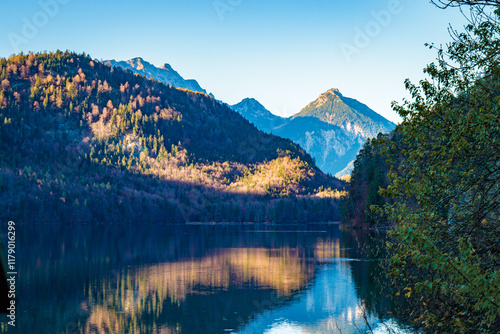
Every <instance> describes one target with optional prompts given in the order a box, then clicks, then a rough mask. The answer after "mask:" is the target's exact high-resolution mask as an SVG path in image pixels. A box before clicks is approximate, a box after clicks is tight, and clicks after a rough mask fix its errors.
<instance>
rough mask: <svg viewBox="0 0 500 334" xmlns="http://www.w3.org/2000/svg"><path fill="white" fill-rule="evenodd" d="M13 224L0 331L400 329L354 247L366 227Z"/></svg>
mask: <svg viewBox="0 0 500 334" xmlns="http://www.w3.org/2000/svg"><path fill="white" fill-rule="evenodd" d="M16 236H17V241H16V246H17V258H16V259H17V266H18V275H17V285H16V289H17V294H18V300H17V305H18V311H17V326H16V328H15V329H16V331H13V328H12V327H10V326H7V325H6V320H5V319H6V318H5V315H2V318H1V319H2V326H1V331H2V332H19V333H65V334H72V333H169V334H170V333H188V334H191V333H196V334H199V333H207V334H209V333H214V334H215V333H239V334H251V333H259V334H260V333H269V334H271V333H272V334H277V333H280V334H289V333H290V334H295V333H308V334H312V333H344V334H349V333H371V331H373V333H387V332H388V330H389V329H390V330H394V331H395V332H397V333H410V332H409V331H408V332H406V331H403V330H402V329H401V326H402V325H400V324H399V322H398V321H397V320H396V319H394V318H392V311H391V310H392V309H393V308H394V307H395V306H394V304H393V302H391V301H389V300H387V299H386V298H384V296H383V295H382V292H381V287H380V286H379V284H378V283H377V282H379V281H380V280H382V279H383V276H382V275H383V274H382V273H381V272H380V269H379V267H378V266H379V263H380V261H379V259H377V258H376V257H375V258H374V257H373V256H371V255H370V252H369V251H368V252H367V251H366V250H365V249H362V248H361V245H364V244H376V240H375V239H374V236H372V235H369V234H367V233H366V232H359V231H357V232H342V231H340V230H339V228H338V226H336V225H311V226H307V227H299V228H298V227H296V226H278V227H277V226H253V225H247V226H156V225H155V226H152V225H145V226H144V225H143V226H137V227H134V226H119V225H112V226H107V225H83V226H75V225H69V226H64V225H19V226H17V230H16ZM3 242H4V243H5V235H3ZM9 327H10V328H9ZM370 328H371V329H370Z"/></svg>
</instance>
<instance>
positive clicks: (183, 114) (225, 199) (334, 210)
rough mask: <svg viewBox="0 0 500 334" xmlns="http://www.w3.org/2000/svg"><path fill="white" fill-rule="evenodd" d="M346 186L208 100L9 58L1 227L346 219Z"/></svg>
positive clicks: (89, 70) (134, 79) (2, 99)
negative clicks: (342, 210)
mask: <svg viewBox="0 0 500 334" xmlns="http://www.w3.org/2000/svg"><path fill="white" fill-rule="evenodd" d="M344 186H345V183H344V182H342V181H340V180H337V179H335V178H332V177H330V176H328V175H325V174H324V173H322V172H321V171H320V170H319V169H318V167H316V166H315V165H314V162H313V159H312V158H311V156H310V155H309V154H307V153H305V151H304V150H303V149H302V148H301V147H299V146H298V145H296V144H294V143H293V142H292V141H291V140H288V139H283V138H280V137H277V136H275V135H272V134H266V133H264V132H262V131H259V130H257V129H256V127H255V126H253V125H252V124H250V123H249V122H248V121H247V120H245V119H244V118H243V117H242V116H241V115H239V114H238V113H237V112H235V111H233V110H232V109H230V108H229V107H228V106H227V105H225V104H221V103H219V102H218V101H216V100H214V99H213V98H211V97H210V96H208V95H206V94H204V93H197V92H193V91H190V90H185V89H178V88H174V87H171V86H168V85H165V84H163V83H161V82H159V81H157V80H150V79H147V78H146V77H144V76H138V75H135V74H133V73H131V72H130V71H125V70H123V69H122V68H121V67H113V68H111V67H109V66H106V65H105V64H104V63H102V62H99V61H96V60H92V58H90V57H89V56H87V55H85V54H82V55H78V54H75V53H71V52H60V51H58V52H56V53H38V54H33V53H30V54H28V55H24V54H20V55H14V56H11V57H10V58H9V59H4V58H0V219H3V220H5V219H15V220H16V222H23V221H24V222H65V223H71V222H74V223H81V222H83V223H90V222H103V223H110V222H116V223H118V222H119V223H134V224H140V223H183V222H189V221H205V222H214V221H215V222H220V221H231V222H244V221H252V222H290V221H296V222H306V221H331V220H336V219H338V200H339V198H340V195H341V193H340V192H339V191H338V190H337V189H340V190H342V188H343V187H344Z"/></svg>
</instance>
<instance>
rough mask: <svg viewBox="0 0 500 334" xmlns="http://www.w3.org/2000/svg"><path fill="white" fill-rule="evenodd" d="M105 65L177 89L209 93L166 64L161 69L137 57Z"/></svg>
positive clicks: (194, 81)
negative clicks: (120, 68) (117, 67)
mask: <svg viewBox="0 0 500 334" xmlns="http://www.w3.org/2000/svg"><path fill="white" fill-rule="evenodd" d="M105 64H106V65H108V66H120V67H122V68H123V69H128V70H131V71H132V72H134V73H138V74H141V75H145V76H146V77H147V78H155V79H156V80H158V81H160V82H163V83H164V84H167V85H171V86H174V87H177V88H184V89H188V90H191V91H193V92H199V93H205V94H206V93H207V91H206V90H204V89H203V88H201V86H200V85H199V84H198V82H197V81H196V80H192V79H188V80H186V79H184V78H183V77H182V76H181V75H180V74H179V73H177V72H176V71H175V70H174V69H173V68H172V66H170V64H167V63H165V64H164V65H162V66H161V67H159V68H158V67H156V66H154V65H153V64H151V63H149V62H147V61H145V60H144V59H142V58H140V57H137V58H133V59H130V60H127V61H116V60H114V59H113V60H107V61H105Z"/></svg>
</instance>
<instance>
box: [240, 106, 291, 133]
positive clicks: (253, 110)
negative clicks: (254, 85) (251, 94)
mask: <svg viewBox="0 0 500 334" xmlns="http://www.w3.org/2000/svg"><path fill="white" fill-rule="evenodd" d="M231 108H232V109H233V110H234V111H237V112H238V113H240V114H241V116H243V117H245V118H246V119H247V120H248V121H250V123H253V124H254V125H255V126H256V127H257V128H258V129H259V130H262V131H265V132H268V133H270V132H272V131H273V129H274V128H276V127H278V126H280V125H282V124H284V123H286V122H287V121H288V119H287V118H284V117H280V116H276V115H274V114H273V113H271V112H270V111H269V110H267V109H266V108H265V107H264V106H263V105H262V104H260V103H259V102H258V101H257V100H255V99H250V98H246V99H243V100H242V101H241V102H240V103H238V104H235V105H232V106H231Z"/></svg>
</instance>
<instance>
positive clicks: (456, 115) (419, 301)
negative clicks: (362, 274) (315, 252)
mask: <svg viewBox="0 0 500 334" xmlns="http://www.w3.org/2000/svg"><path fill="white" fill-rule="evenodd" d="M453 36H454V39H453V41H452V43H450V44H449V45H448V46H447V48H446V49H441V50H439V58H438V62H437V63H435V64H431V65H429V66H428V67H427V68H426V69H425V72H426V73H427V74H428V75H429V76H430V78H429V79H428V80H422V81H420V83H419V84H418V85H415V84H412V83H411V82H409V81H407V82H406V87H407V89H408V90H409V91H410V93H411V94H412V100H411V101H405V102H404V103H403V104H401V105H399V104H395V105H394V108H395V110H396V111H397V112H398V113H399V115H400V116H401V117H402V118H403V122H402V123H401V124H400V125H399V126H398V128H397V129H396V131H395V132H394V133H393V134H391V135H390V136H389V137H386V138H384V137H381V138H378V140H376V141H374V142H373V143H372V144H373V145H375V147H376V150H377V152H378V154H379V155H381V156H382V157H383V159H384V160H386V162H385V163H382V164H381V166H382V167H380V168H385V167H383V166H384V165H385V164H387V166H388V167H389V168H390V171H389V172H388V173H387V177H388V184H387V186H386V187H384V189H382V190H381V191H380V195H381V196H384V198H386V199H385V205H383V207H382V206H380V205H379V208H378V210H376V212H378V213H383V214H384V215H386V217H387V218H388V219H389V221H390V222H392V224H393V229H392V231H391V238H392V239H391V241H390V242H389V244H388V246H389V251H390V254H391V257H390V262H389V263H388V265H389V267H388V268H389V277H390V278H391V281H392V283H393V287H394V288H395V289H396V292H395V293H396V294H397V295H401V296H402V295H404V296H405V297H406V298H407V299H408V301H409V302H410V305H411V308H410V309H408V312H407V314H408V317H410V318H411V319H412V320H414V322H415V324H417V325H419V326H420V327H421V329H423V330H424V331H426V332H431V333H497V332H500V59H499V57H498V50H500V9H497V10H496V11H495V12H494V13H490V12H489V11H488V10H487V9H485V8H483V7H473V8H472V18H471V24H470V25H469V26H467V27H466V32H464V33H462V34H455V35H453ZM369 145H370V144H367V146H365V150H367V148H368V147H369ZM373 159H377V158H375V157H370V156H369V157H366V156H365V155H363V154H362V155H360V157H359V161H358V167H359V166H360V165H362V168H358V169H357V171H356V172H357V173H358V172H359V171H361V172H363V171H365V170H367V169H369V168H370V167H369V166H370V163H371V161H373ZM353 178H354V180H355V179H356V177H355V176H353ZM377 179H378V175H377V174H376V173H375V174H373V173H371V174H370V173H368V174H366V172H365V175H363V176H362V181H361V182H360V181H356V180H355V185H359V184H363V182H364V184H377V185H378V184H379V183H380V182H379V181H377ZM365 188H367V187H366V186H365ZM367 193H368V194H369V195H368V196H370V194H372V192H371V191H370V189H367ZM351 195H354V196H356V192H354V193H353V186H351ZM364 196H365V197H366V196H367V195H364ZM387 198H390V200H388V199H387ZM361 209H366V205H364V206H363V207H362V208H361ZM363 221H365V222H369V220H367V219H366V218H365V219H364V220H363Z"/></svg>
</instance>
